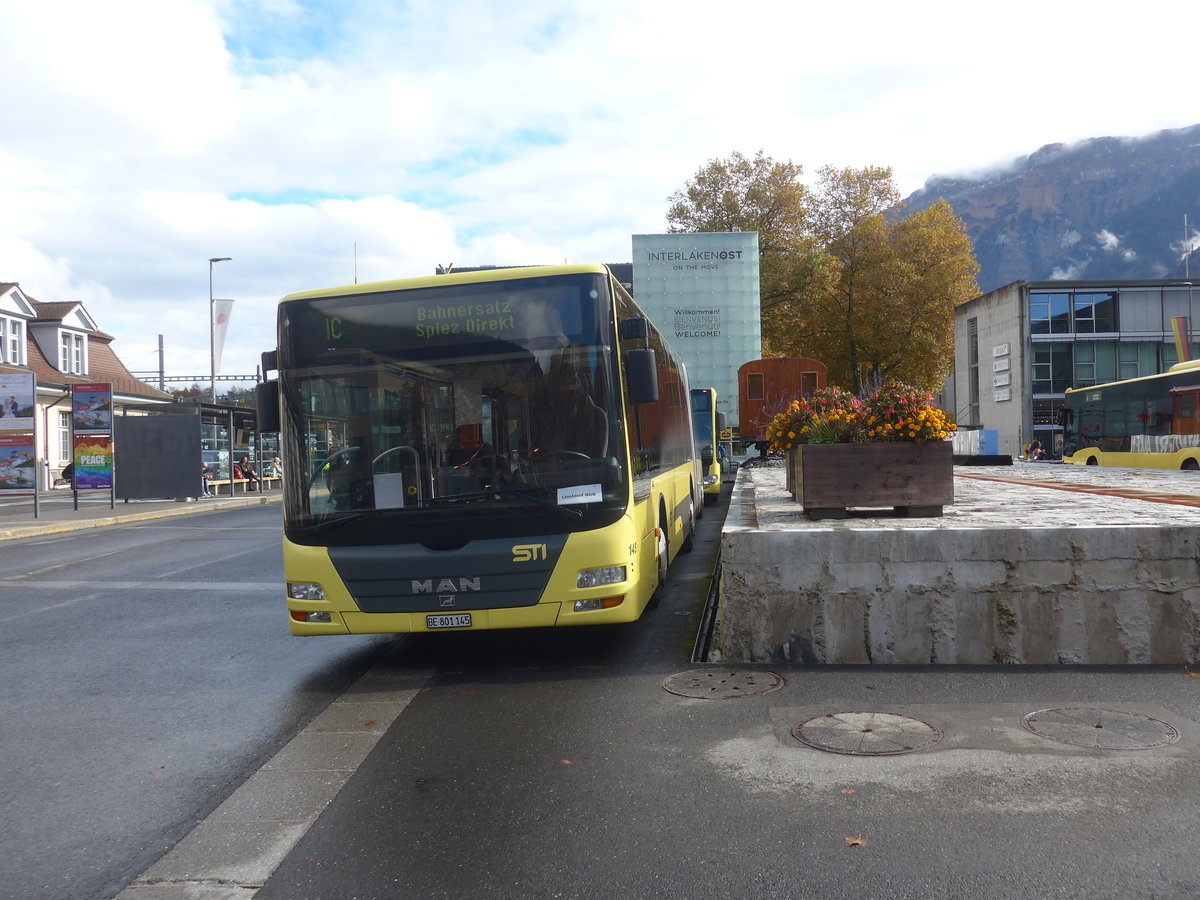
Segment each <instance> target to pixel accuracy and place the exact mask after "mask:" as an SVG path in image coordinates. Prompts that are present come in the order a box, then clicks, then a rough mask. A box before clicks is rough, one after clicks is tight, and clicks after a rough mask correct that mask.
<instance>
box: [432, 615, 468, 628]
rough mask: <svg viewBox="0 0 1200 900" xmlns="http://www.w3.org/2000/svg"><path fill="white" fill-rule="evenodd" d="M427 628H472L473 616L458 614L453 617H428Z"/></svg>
mask: <svg viewBox="0 0 1200 900" xmlns="http://www.w3.org/2000/svg"><path fill="white" fill-rule="evenodd" d="M425 627H426V628H470V627H471V614H470V613H458V614H456V615H453V616H426V617H425Z"/></svg>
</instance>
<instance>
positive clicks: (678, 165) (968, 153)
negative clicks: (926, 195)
mask: <svg viewBox="0 0 1200 900" xmlns="http://www.w3.org/2000/svg"><path fill="white" fill-rule="evenodd" d="M1159 5H1160V3H1159V0H1148V3H1147V4H1143V7H1142V8H1141V9H1142V14H1140V15H1139V16H1137V17H1133V18H1128V17H1127V18H1125V19H1121V20H1116V19H1113V18H1112V17H1102V16H1097V17H1083V18H1080V17H1079V15H1078V13H1077V11H1076V10H1074V9H1073V8H1072V7H1071V6H1070V5H1069V4H1067V5H1060V6H1055V5H1050V6H1047V5H1045V4H1038V5H1036V6H1035V5H1034V4H1032V3H1031V2H1027V0H1016V2H1015V3H1013V4H1010V5H1009V7H1006V10H1005V14H1004V15H1003V16H995V15H993V14H991V13H989V12H988V11H986V10H983V9H982V8H981V11H980V12H979V13H978V14H977V15H978V16H979V18H978V19H976V18H973V16H974V15H976V14H974V13H972V12H971V11H970V10H967V9H965V8H964V7H963V6H962V5H961V4H958V3H954V4H951V3H949V2H948V0H925V2H918V3H917V4H916V5H915V6H914V5H911V4H910V5H909V6H907V7H903V8H901V7H897V6H895V5H894V4H885V3H882V2H875V0H869V2H867V3H865V4H862V5H860V7H856V10H855V15H854V20H853V22H852V23H851V22H848V20H847V17H846V12H845V9H844V8H842V7H836V6H826V7H822V6H819V5H818V6H812V5H811V4H807V5H805V4H794V3H790V2H782V0H767V2H764V3H761V4H759V5H757V6H753V7H746V6H743V7H737V6H732V7H731V6H730V5H729V4H727V3H718V2H716V0H693V2H689V3H683V2H682V0H663V2H658V3H643V2H637V0H574V2H572V3H569V4H564V3H562V2H561V0H529V2H527V3H523V4H519V5H516V6H514V5H513V4H510V3H502V2H500V0H412V2H409V3H406V4H395V3H392V2H387V0H349V2H334V0H238V2H234V0H173V2H171V3H169V4H163V3H159V2H155V0H113V2H111V3H108V4H104V5H102V6H97V5H96V4H94V3H87V2H84V0H58V2H55V3H42V4H37V3H28V2H25V0H0V21H3V22H4V27H3V28H2V29H0V82H2V83H4V84H5V85H6V90H5V110H4V111H5V127H4V131H3V134H2V135H0V210H3V212H4V217H3V223H2V224H0V280H13V281H20V282H21V283H22V286H23V287H24V288H26V289H27V290H28V291H29V292H30V293H31V294H32V295H33V296H35V297H38V298H40V299H46V300H54V299H82V300H84V301H85V302H86V303H87V304H88V308H89V310H90V311H91V312H92V313H93V315H94V316H95V317H96V318H97V320H98V321H99V323H100V325H101V327H102V328H104V329H105V330H107V331H109V332H111V333H113V334H115V335H116V336H117V338H118V341H117V345H116V346H117V349H118V352H119V353H120V354H121V356H122V358H124V359H127V360H128V361H130V365H131V366H133V367H135V368H149V367H153V364H156V360H155V359H154V356H155V353H156V350H157V335H158V334H159V333H162V334H163V335H164V340H165V345H166V366H167V369H168V371H169V372H171V373H173V374H181V375H198V374H202V373H205V372H207V369H208V348H207V339H206V329H207V325H206V321H207V319H206V317H207V297H208V284H207V279H208V266H207V260H208V258H209V257H213V256H231V257H233V260H232V261H231V262H228V263H221V264H220V265H219V266H218V267H217V268H216V273H215V283H216V291H217V293H218V294H219V295H221V296H231V297H234V298H236V299H237V301H238V302H237V305H236V306H235V308H234V313H233V320H232V327H231V332H230V337H229V343H228V345H227V348H226V351H225V360H226V370H227V371H231V372H235V371H236V372H246V373H250V372H253V370H254V367H255V365H256V364H257V362H258V354H259V351H261V350H263V349H266V348H267V347H268V346H269V345H270V344H271V343H272V341H273V334H272V329H273V319H274V306H275V302H276V301H277V299H278V298H279V297H280V296H281V295H283V294H286V293H288V292H289V291H293V290H298V289H307V288H313V287H321V286H329V285H332V284H339V283H347V282H350V281H352V280H354V278H355V277H356V276H357V277H358V279H359V280H360V281H365V280H369V279H377V278H378V279H390V278H394V277H402V276H406V275H413V274H424V273H426V272H430V271H432V269H433V267H434V266H435V265H436V264H438V263H443V264H444V263H449V262H454V263H456V264H458V265H477V264H484V263H516V262H543V261H544V262H558V261H561V260H563V259H566V260H570V261H573V262H584V261H600V262H612V261H623V260H627V259H628V258H629V253H630V249H629V248H630V235H632V234H635V233H646V232H655V231H661V230H665V227H666V221H665V213H666V208H667V200H666V198H667V196H668V195H669V194H670V193H671V192H672V191H674V190H675V189H676V188H678V187H680V186H682V184H683V183H684V182H685V181H686V180H687V179H688V178H689V177H690V176H691V175H692V174H694V172H695V171H696V170H697V169H698V168H699V167H700V166H702V165H703V164H704V163H705V162H707V161H708V160H709V159H712V158H715V157H723V156H727V155H728V154H729V153H731V152H733V151H735V150H738V151H741V152H744V153H747V154H752V153H754V152H755V151H757V150H759V149H760V148H761V149H763V150H764V151H766V152H767V153H768V154H770V155H772V156H774V157H776V158H779V159H791V160H793V161H795V162H797V163H800V164H802V165H803V166H804V167H805V170H806V172H807V173H809V174H810V175H811V174H815V172H816V171H817V169H818V168H820V167H821V166H822V165H826V164H830V165H837V166H862V165H868V164H870V165H889V166H892V167H893V169H894V171H895V174H896V178H897V181H898V183H899V186H900V188H901V190H902V192H904V193H905V194H907V193H909V192H911V191H912V190H914V189H916V188H917V187H919V186H920V185H921V184H922V183H923V182H924V180H925V179H926V178H927V177H929V176H930V175H932V174H933V173H956V172H964V171H979V170H986V169H988V168H992V167H996V166H999V165H1002V164H1005V163H1008V162H1010V161H1012V160H1013V159H1015V158H1017V157H1020V156H1024V155H1028V154H1030V153H1032V152H1033V151H1034V150H1036V149H1037V148H1038V147H1040V146H1042V145H1043V144H1047V143H1051V142H1064V143H1070V142H1073V141H1077V140H1080V139H1083V138H1088V137H1096V136H1103V135H1111V134H1117V135H1140V134H1145V133H1148V132H1150V131H1154V130H1157V129H1160V128H1167V127H1181V126H1185V125H1190V124H1194V123H1193V122H1192V121H1191V120H1190V118H1188V117H1187V116H1188V115H1189V114H1188V113H1187V111H1186V109H1185V106H1186V105H1185V104H1180V103H1178V101H1177V92H1175V91H1174V87H1175V86H1176V85H1179V84H1185V83H1187V82H1188V78H1189V76H1190V72H1189V70H1188V69H1187V65H1188V62H1187V61H1188V60H1189V59H1190V50H1189V48H1188V47H1187V44H1186V41H1187V37H1186V34H1185V29H1173V30H1171V29H1168V30H1167V31H1163V30H1162V29H1161V27H1160V23H1161V21H1162V20H1163V17H1162V16H1161V15H1156V14H1155V9H1156V8H1157V7H1158V6H1159ZM1162 8H1163V10H1167V9H1168V7H1167V6H1166V5H1165V4H1162ZM1031 15H1035V16H1036V19H1037V21H1038V22H1039V31H1040V32H1041V33H1066V32H1068V31H1069V32H1070V33H1071V34H1072V35H1073V40H1074V41H1075V42H1076V44H1077V45H1078V46H1084V47H1087V46H1108V45H1111V44H1113V43H1114V42H1115V41H1116V42H1119V43H1120V45H1121V46H1122V47H1123V48H1124V49H1123V51H1122V52H1123V70H1122V78H1121V79H1120V80H1119V82H1116V83H1114V84H1113V85H1111V90H1107V91H1105V92H1080V91H1079V90H1078V65H1079V59H1078V56H1077V55H1076V54H1067V53H1047V54H1041V55H1037V56H1036V64H1030V65H1018V66H980V65H979V60H980V59H989V58H991V59H1000V58H1008V57H1009V56H1010V55H1011V50H1012V48H1013V47H1022V46H1028V45H1029V41H1030V32H1029V31H1028V26H1027V22H1028V21H1029V20H1030V16H1031ZM985 19H986V21H985ZM848 27H849V28H851V30H852V41H850V42H849V43H848V42H847V40H846V39H843V38H844V37H845V36H846V35H847V34H848V32H847V29H848ZM967 45H969V46H970V52H969V53H964V52H961V48H962V47H964V46H967ZM356 246H357V254H356V251H355V248H356ZM356 256H357V259H356ZM147 355H148V356H149V357H150V359H151V366H143V365H142V364H141V363H140V360H141V359H143V358H145V357H147Z"/></svg>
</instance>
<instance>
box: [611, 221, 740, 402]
mask: <svg viewBox="0 0 1200 900" xmlns="http://www.w3.org/2000/svg"><path fill="white" fill-rule="evenodd" d="M633 297H634V299H635V300H637V303H638V306H640V307H642V309H644V310H645V311H646V312H647V314H648V315H649V316H650V318H651V319H652V320H653V322H654V324H655V326H656V327H657V328H658V330H659V331H661V332H662V333H663V334H664V335H665V336H666V338H667V340H668V341H670V343H671V345H672V346H673V347H674V348H675V349H676V350H677V351H679V354H680V355H681V356H682V357H683V360H684V362H685V363H686V364H687V370H688V379H689V381H690V382H691V385H692V387H694V388H700V387H711V388H715V389H716V391H717V411H718V412H722V413H725V416H726V421H727V422H728V423H729V424H730V425H731V426H736V424H737V422H738V380H737V374H738V368H739V367H740V366H741V365H742V364H743V363H747V362H749V361H750V360H752V359H758V358H759V357H761V356H762V332H761V328H760V324H759V258H758V233H757V232H753V231H734V232H712V233H704V234H635V235H634V236H633Z"/></svg>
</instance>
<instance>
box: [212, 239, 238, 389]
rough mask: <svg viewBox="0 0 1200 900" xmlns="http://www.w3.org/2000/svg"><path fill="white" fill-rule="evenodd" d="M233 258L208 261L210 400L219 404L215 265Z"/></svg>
mask: <svg viewBox="0 0 1200 900" xmlns="http://www.w3.org/2000/svg"><path fill="white" fill-rule="evenodd" d="M231 259H233V257H231V256H214V257H212V258H211V259H209V261H208V362H209V370H210V374H211V378H212V381H211V382H210V383H209V390H208V399H209V400H211V401H212V402H213V403H216V402H217V322H216V317H215V316H214V315H213V263H219V262H229V261H230V260H231Z"/></svg>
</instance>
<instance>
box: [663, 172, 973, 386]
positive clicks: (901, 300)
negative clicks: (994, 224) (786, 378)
mask: <svg viewBox="0 0 1200 900" xmlns="http://www.w3.org/2000/svg"><path fill="white" fill-rule="evenodd" d="M801 173H802V170H801V168H800V167H799V166H797V165H795V164H793V163H791V162H788V163H776V162H775V161H774V160H772V159H770V157H766V156H764V154H763V153H762V152H761V151H760V152H759V153H758V155H757V156H756V157H755V159H754V160H753V161H751V160H748V159H746V157H744V156H742V155H741V154H736V153H735V154H734V155H733V156H732V157H730V159H729V160H725V161H722V160H713V161H712V162H710V163H709V164H708V166H706V167H705V168H703V169H701V170H700V172H699V173H697V176H696V178H695V179H694V180H693V181H692V182H689V184H688V187H687V189H686V190H685V191H677V192H676V193H675V194H674V195H672V197H671V198H670V199H671V200H672V206H671V209H670V212H669V213H668V221H669V222H670V223H671V227H672V230H674V231H717V230H732V229H733V228H735V227H736V228H739V229H740V230H746V231H749V230H756V231H758V232H759V245H760V251H761V253H762V262H761V270H762V286H761V316H762V332H763V345H764V354H765V355H779V356H808V357H812V358H815V359H819V360H821V361H823V362H824V363H825V364H826V365H827V366H828V367H829V383H830V384H831V385H840V386H842V387H845V388H847V389H849V390H851V391H853V392H854V393H856V394H859V393H862V392H863V391H864V390H866V389H868V388H871V387H875V386H878V385H880V384H882V383H883V382H885V381H891V380H898V381H903V382H906V383H909V384H913V385H917V386H919V387H922V388H925V389H927V390H937V389H939V388H940V387H941V386H942V384H943V383H944V381H945V379H946V378H947V376H948V375H949V374H950V372H951V371H952V370H953V357H954V308H955V307H956V306H958V305H959V304H961V303H964V302H966V301H967V300H970V299H972V298H973V297H975V296H977V295H978V293H979V290H978V286H977V285H976V282H975V276H976V274H977V273H978V271H979V265H978V263H977V262H976V261H975V253H974V249H973V248H972V246H971V242H970V239H969V238H968V237H967V234H966V229H965V228H964V226H963V223H962V220H960V219H959V218H958V217H957V216H955V215H954V213H953V210H951V209H950V207H949V205H948V204H946V203H945V202H939V203H936V204H934V205H933V206H931V207H929V208H927V209H925V210H923V211H921V212H920V213H917V214H916V215H914V216H911V217H907V218H905V217H903V215H902V207H900V206H899V199H900V197H899V191H898V190H897V188H896V186H895V183H894V182H893V181H892V172H891V169H888V168H884V167H879V166H867V167H865V168H862V169H853V168H846V169H837V168H833V167H825V168H823V169H821V170H820V172H819V173H818V175H819V178H818V181H817V184H816V185H815V187H814V188H812V189H809V188H806V187H805V186H804V185H802V184H801V183H800V181H799V178H800V175H801Z"/></svg>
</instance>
